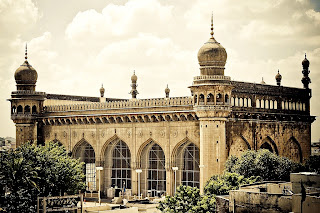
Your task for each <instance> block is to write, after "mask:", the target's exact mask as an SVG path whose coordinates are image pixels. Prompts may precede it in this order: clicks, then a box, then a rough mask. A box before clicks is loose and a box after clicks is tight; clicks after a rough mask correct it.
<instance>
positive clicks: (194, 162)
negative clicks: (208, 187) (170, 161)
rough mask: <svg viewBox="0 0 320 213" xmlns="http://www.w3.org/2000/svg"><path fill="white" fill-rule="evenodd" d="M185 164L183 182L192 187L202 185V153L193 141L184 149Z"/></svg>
mask: <svg viewBox="0 0 320 213" xmlns="http://www.w3.org/2000/svg"><path fill="white" fill-rule="evenodd" d="M183 157H184V158H183V159H184V165H183V170H182V184H183V185H187V186H191V187H198V188H199V187H200V168H199V163H200V153H199V149H198V147H197V146H196V145H194V144H193V143H190V144H189V145H188V146H187V147H186V148H185V150H184V155H183Z"/></svg>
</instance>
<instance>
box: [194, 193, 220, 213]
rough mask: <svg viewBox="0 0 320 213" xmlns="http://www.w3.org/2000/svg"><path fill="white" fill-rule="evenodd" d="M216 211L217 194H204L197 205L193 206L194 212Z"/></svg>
mask: <svg viewBox="0 0 320 213" xmlns="http://www.w3.org/2000/svg"><path fill="white" fill-rule="evenodd" d="M215 211H216V198H215V195H203V196H201V199H200V201H198V203H197V205H196V206H193V207H192V209H191V211H190V212H192V213H208V212H215Z"/></svg>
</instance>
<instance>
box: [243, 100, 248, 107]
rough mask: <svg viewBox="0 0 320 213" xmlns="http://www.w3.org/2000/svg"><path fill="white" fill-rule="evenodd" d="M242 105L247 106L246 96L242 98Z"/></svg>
mask: <svg viewBox="0 0 320 213" xmlns="http://www.w3.org/2000/svg"><path fill="white" fill-rule="evenodd" d="M243 106H244V107H248V99H247V98H244V99H243Z"/></svg>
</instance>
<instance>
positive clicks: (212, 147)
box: [190, 17, 233, 192]
mask: <svg viewBox="0 0 320 213" xmlns="http://www.w3.org/2000/svg"><path fill="white" fill-rule="evenodd" d="M210 35H211V36H210V38H209V40H208V41H207V42H206V43H205V44H204V45H203V46H202V47H201V48H200V50H199V52H198V61H199V65H200V76H196V77H194V80H193V84H192V86H190V89H191V94H193V97H194V110H195V112H196V114H197V116H198V118H199V121H200V125H199V126H200V166H199V167H200V191H201V192H203V187H204V185H205V183H206V182H207V181H208V180H209V179H210V177H212V176H213V175H217V174H221V173H222V172H223V170H224V164H225V162H226V160H227V157H228V150H227V145H226V121H227V117H228V116H229V114H230V112H231V105H230V98H231V90H232V88H233V87H232V85H231V81H230V80H231V79H230V77H229V76H225V75H224V69H225V64H226V61H227V52H226V50H225V48H224V47H223V46H222V45H221V44H220V43H219V42H217V41H216V40H215V38H214V37H213V35H214V32H213V17H211V32H210Z"/></svg>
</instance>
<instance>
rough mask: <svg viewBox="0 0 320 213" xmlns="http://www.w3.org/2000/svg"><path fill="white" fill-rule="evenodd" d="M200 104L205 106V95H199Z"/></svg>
mask: <svg viewBox="0 0 320 213" xmlns="http://www.w3.org/2000/svg"><path fill="white" fill-rule="evenodd" d="M199 104H204V95H203V94H200V95H199Z"/></svg>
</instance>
